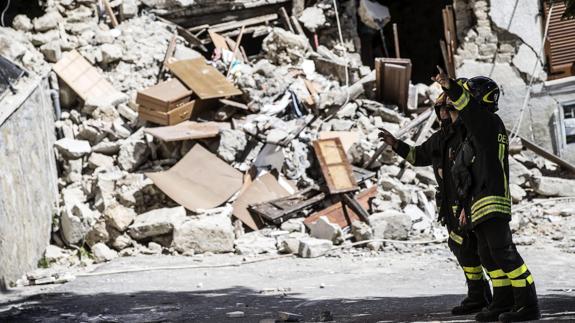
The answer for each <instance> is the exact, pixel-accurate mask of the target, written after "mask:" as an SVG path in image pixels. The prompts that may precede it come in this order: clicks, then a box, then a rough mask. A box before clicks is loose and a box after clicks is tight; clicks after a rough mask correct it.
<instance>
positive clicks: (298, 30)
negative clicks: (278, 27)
mask: <svg viewBox="0 0 575 323" xmlns="http://www.w3.org/2000/svg"><path fill="white" fill-rule="evenodd" d="M291 23H292V25H293V29H294V30H295V31H296V33H297V34H298V35H303V36H305V32H304V31H303V28H302V26H301V24H300V23H299V21H298V20H297V18H296V17H294V16H291Z"/></svg>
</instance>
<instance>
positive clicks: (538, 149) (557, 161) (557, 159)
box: [507, 130, 575, 173]
mask: <svg viewBox="0 0 575 323" xmlns="http://www.w3.org/2000/svg"><path fill="white" fill-rule="evenodd" d="M507 133H508V134H509V135H511V134H512V133H511V131H509V130H507ZM517 137H518V138H519V139H521V142H522V143H523V146H525V148H527V149H529V150H531V151H532V152H534V153H536V154H537V155H539V156H541V157H543V158H545V159H547V160H549V161H551V162H554V163H555V164H557V165H559V166H561V168H564V169H565V170H568V171H570V172H571V173H575V165H573V164H571V163H570V162H568V161H566V160H564V159H562V158H561V157H558V156H556V155H554V154H552V153H550V152H548V151H547V150H545V149H544V148H543V147H541V146H539V145H537V144H536V143H534V142H532V141H529V140H527V139H525V138H524V137H523V136H521V135H518V136H517Z"/></svg>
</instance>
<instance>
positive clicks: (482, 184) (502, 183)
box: [446, 80, 511, 228]
mask: <svg viewBox="0 0 575 323" xmlns="http://www.w3.org/2000/svg"><path fill="white" fill-rule="evenodd" d="M446 92H447V94H448V95H449V98H450V99H451V100H452V101H453V105H454V106H455V108H456V109H457V110H459V119H461V121H462V122H463V124H464V125H465V128H466V130H467V136H468V139H469V141H470V144H471V146H472V147H473V151H474V153H475V156H474V157H473V158H472V159H471V161H470V163H471V166H470V169H471V172H470V173H471V176H472V183H471V188H470V194H469V197H470V198H469V200H468V201H467V203H468V204H469V209H470V212H469V213H470V214H467V215H468V216H470V218H471V227H472V228H473V227H475V226H476V225H477V224H479V223H481V222H484V221H486V220H488V219H490V218H493V217H503V218H505V219H507V220H510V219H511V198H510V193H509V181H508V178H509V161H508V148H509V144H508V139H507V131H506V130H505V126H504V125H503V121H501V118H500V117H499V116H498V115H497V114H495V113H492V112H489V111H488V110H487V109H486V108H485V107H482V106H481V105H480V104H479V103H478V102H477V101H476V100H475V99H474V98H473V97H472V96H471V95H470V93H469V92H468V91H467V89H465V88H464V86H463V85H462V84H459V83H456V82H455V81H453V80H451V83H450V88H449V90H446Z"/></svg>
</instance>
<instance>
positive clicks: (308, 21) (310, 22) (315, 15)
mask: <svg viewBox="0 0 575 323" xmlns="http://www.w3.org/2000/svg"><path fill="white" fill-rule="evenodd" d="M299 21H300V22H301V23H302V24H303V26H304V27H305V28H306V29H307V30H309V31H311V32H312V33H314V32H316V31H317V29H318V28H320V27H322V26H323V25H325V23H326V20H325V15H324V14H323V10H321V9H320V8H318V7H316V6H313V7H307V8H305V10H304V11H303V12H302V13H301V16H300V17H299Z"/></svg>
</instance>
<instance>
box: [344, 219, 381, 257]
mask: <svg viewBox="0 0 575 323" xmlns="http://www.w3.org/2000/svg"><path fill="white" fill-rule="evenodd" d="M351 233H352V234H353V237H354V238H355V241H357V242H359V241H366V240H373V239H374V236H373V229H372V228H371V227H370V226H369V225H368V224H367V223H365V222H362V221H354V222H353V223H352V224H351ZM366 246H367V247H368V248H369V249H371V250H379V248H381V246H382V243H381V242H375V241H372V242H368V243H366Z"/></svg>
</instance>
